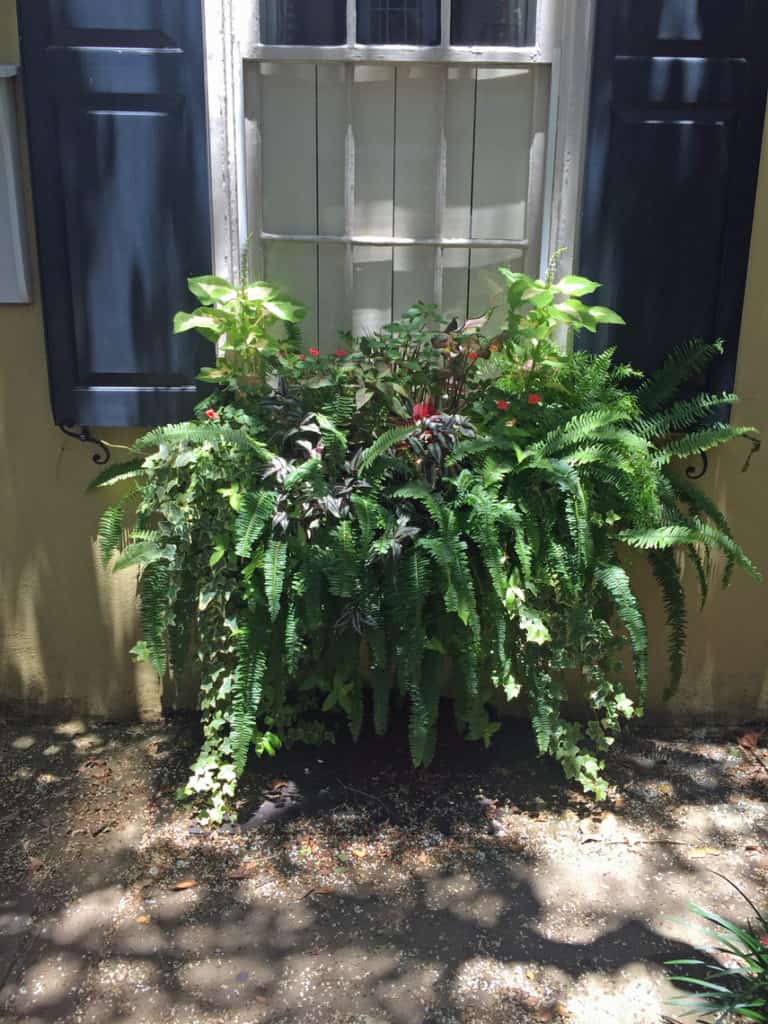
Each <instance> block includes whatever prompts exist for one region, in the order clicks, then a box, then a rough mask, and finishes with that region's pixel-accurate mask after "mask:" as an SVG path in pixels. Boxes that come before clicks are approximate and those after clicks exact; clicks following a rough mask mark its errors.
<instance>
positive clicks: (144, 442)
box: [134, 423, 270, 455]
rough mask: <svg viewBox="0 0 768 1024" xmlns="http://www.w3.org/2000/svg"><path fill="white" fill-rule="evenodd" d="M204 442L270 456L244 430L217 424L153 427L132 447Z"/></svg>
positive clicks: (143, 448) (141, 449) (179, 424)
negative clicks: (260, 452)
mask: <svg viewBox="0 0 768 1024" xmlns="http://www.w3.org/2000/svg"><path fill="white" fill-rule="evenodd" d="M206 441H207V442H209V443H210V444H221V443H223V442H228V443H230V444H235V445H237V446H239V447H241V448H250V449H252V450H255V451H259V450H261V449H263V450H264V452H265V453H267V455H269V454H270V453H269V452H268V450H267V449H266V448H265V446H264V445H262V444H261V442H257V441H254V440H253V438H250V437H249V436H248V435H247V434H246V432H245V431H244V430H236V429H234V428H233V427H228V426H223V425H221V424H219V423H170V424H167V425H164V426H160V427H155V428H154V429H153V430H148V431H147V433H146V434H144V435H143V436H142V437H140V438H139V439H138V441H136V442H135V443H134V447H135V448H137V449H138V450H139V451H145V450H146V449H147V448H159V447H160V445H161V444H167V445H179V444H183V443H187V444H203V443H205V442H206Z"/></svg>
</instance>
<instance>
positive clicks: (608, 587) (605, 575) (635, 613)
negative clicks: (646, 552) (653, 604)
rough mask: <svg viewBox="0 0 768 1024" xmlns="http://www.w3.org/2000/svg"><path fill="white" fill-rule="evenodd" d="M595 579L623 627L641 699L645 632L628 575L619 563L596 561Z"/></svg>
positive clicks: (645, 679)
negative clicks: (627, 639)
mask: <svg viewBox="0 0 768 1024" xmlns="http://www.w3.org/2000/svg"><path fill="white" fill-rule="evenodd" d="M595 579H596V580H597V582H598V583H599V584H600V586H601V587H602V588H603V590H604V591H605V592H606V594H607V595H608V596H609V597H610V598H611V600H612V602H613V605H614V607H615V609H616V611H617V612H618V615H619V618H620V619H621V621H622V622H623V624H624V626H625V628H626V630H627V634H628V635H629V642H630V646H631V648H632V658H633V661H634V665H635V675H636V677H637V685H638V689H639V691H640V696H641V700H644V699H645V691H646V687H647V683H648V634H647V630H646V626H645V619H644V617H643V613H642V611H641V609H640V605H639V603H638V600H637V598H636V597H635V594H634V592H633V590H632V585H631V584H630V582H629V576H627V574H626V572H625V571H624V569H622V567H621V566H620V565H599V566H598V567H597V568H596V570H595Z"/></svg>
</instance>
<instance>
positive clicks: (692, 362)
mask: <svg viewBox="0 0 768 1024" xmlns="http://www.w3.org/2000/svg"><path fill="white" fill-rule="evenodd" d="M722 352H723V343H722V341H716V342H714V343H712V344H706V343H705V342H703V341H700V340H693V341H688V342H685V343H684V344H683V345H679V346H678V347H677V348H675V349H673V351H672V352H671V353H670V354H669V355H668V356H667V358H666V360H665V361H664V363H663V365H662V366H661V367H660V368H659V369H658V370H657V371H656V372H655V373H653V374H652V375H651V376H650V377H649V378H648V380H647V381H646V382H645V383H644V384H642V385H641V386H640V387H639V388H638V389H637V392H636V397H637V401H638V403H639V405H640V408H641V409H642V411H643V412H644V413H646V414H648V413H652V412H656V410H657V409H660V408H661V407H662V406H663V405H664V404H665V403H666V402H668V401H669V399H670V398H672V397H673V396H674V395H676V394H677V392H678V391H679V389H680V387H681V386H682V385H683V384H685V383H686V381H689V380H691V379H692V378H694V377H696V376H697V375H698V374H700V373H701V372H702V371H703V370H705V369H706V368H707V366H708V365H709V364H710V363H711V362H712V360H713V359H714V358H715V356H718V355H722Z"/></svg>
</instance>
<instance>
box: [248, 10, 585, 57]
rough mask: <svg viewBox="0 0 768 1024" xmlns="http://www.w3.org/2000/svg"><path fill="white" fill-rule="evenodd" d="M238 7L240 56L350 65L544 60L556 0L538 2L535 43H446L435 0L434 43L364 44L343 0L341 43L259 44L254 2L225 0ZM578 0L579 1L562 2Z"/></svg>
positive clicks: (447, 28)
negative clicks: (344, 15)
mask: <svg viewBox="0 0 768 1024" xmlns="http://www.w3.org/2000/svg"><path fill="white" fill-rule="evenodd" d="M231 2H233V3H235V4H237V6H238V7H239V10H240V18H239V21H240V29H241V33H242V34H241V37H240V38H241V53H242V57H243V59H244V60H269V61H281V60H288V61H291V60H294V61H296V60H298V61H305V62H307V63H316V62H318V61H324V60H331V61H343V62H345V63H346V62H350V63H368V64H371V63H376V62H393V63H401V64H402V63H413V62H421V61H423V62H426V63H435V62H442V61H448V62H450V63H453V64H477V65H483V64H486V65H488V64H490V65H492V64H537V63H538V64H549V63H551V62H552V57H553V53H554V47H555V41H556V25H557V10H556V8H557V5H558V3H559V2H560V0H538V2H537V4H536V25H535V42H534V44H533V45H532V46H452V45H451V43H450V38H451V2H452V0H441V4H440V27H441V32H440V39H441V44H440V45H439V46H402V45H387V46H366V45H364V44H360V43H357V42H356V39H357V2H356V0H347V43H346V44H345V45H343V46H272V45H264V44H263V43H262V42H261V3H260V0H231ZM566 2H571V3H580V2H581V0H566Z"/></svg>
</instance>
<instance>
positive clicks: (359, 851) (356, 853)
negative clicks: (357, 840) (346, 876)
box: [349, 846, 368, 860]
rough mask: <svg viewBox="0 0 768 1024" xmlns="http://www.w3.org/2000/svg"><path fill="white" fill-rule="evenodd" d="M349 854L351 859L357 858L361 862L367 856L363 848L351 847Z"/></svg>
mask: <svg viewBox="0 0 768 1024" xmlns="http://www.w3.org/2000/svg"><path fill="white" fill-rule="evenodd" d="M349 852H350V853H351V854H352V856H353V857H357V859H358V860H362V858H363V857H367V856H368V851H367V850H366V849H365V847H364V846H353V847H352V848H351V849H350V851H349Z"/></svg>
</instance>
